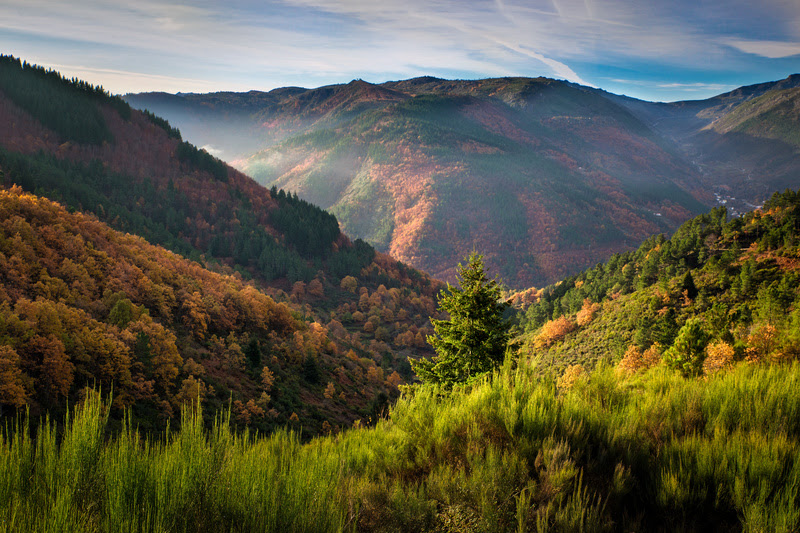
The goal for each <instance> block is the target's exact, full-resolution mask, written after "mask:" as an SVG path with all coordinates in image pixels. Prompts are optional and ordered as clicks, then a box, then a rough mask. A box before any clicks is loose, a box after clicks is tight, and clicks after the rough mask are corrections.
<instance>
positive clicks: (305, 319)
mask: <svg viewBox="0 0 800 533" xmlns="http://www.w3.org/2000/svg"><path fill="white" fill-rule="evenodd" d="M283 296H284V297H285V296H286V295H283ZM284 300H285V301H283V302H276V301H275V300H274V299H273V298H271V297H270V296H268V295H266V294H265V293H264V292H262V291H260V290H259V289H258V288H257V287H256V286H255V285H254V284H253V283H246V282H245V281H244V280H243V279H242V277H241V275H239V274H227V275H224V274H217V273H213V272H210V271H208V270H206V269H204V268H202V267H201V266H200V265H198V264H197V263H194V262H190V261H188V260H186V259H183V258H182V257H180V256H177V255H175V254H173V253H171V252H168V251H167V250H164V249H163V248H159V247H155V246H152V245H150V244H148V243H146V242H145V241H144V240H143V239H142V238H140V237H136V236H132V235H130V234H122V233H119V232H116V231H114V230H112V229H111V228H109V227H108V226H107V225H105V224H103V223H102V222H100V221H98V220H97V218H95V217H93V216H87V215H83V214H78V213H75V214H70V213H68V212H67V211H66V210H65V209H63V208H62V207H61V206H59V205H57V204H55V203H52V202H50V201H49V200H45V199H42V198H39V197H36V196H33V195H29V194H26V193H23V192H22V191H21V189H20V188H19V187H16V188H14V189H11V190H6V189H0V373H2V376H3V379H2V381H1V382H0V405H1V406H5V407H6V408H7V409H9V408H12V407H23V406H28V407H29V408H31V409H32V413H34V414H39V413H42V412H44V411H45V410H48V411H50V412H51V413H55V412H60V411H61V410H62V409H63V408H64V406H65V405H66V403H67V400H69V401H70V403H73V402H74V400H75V399H76V398H78V397H80V395H81V394H83V392H82V389H83V388H85V387H96V388H101V389H102V390H104V391H108V392H110V391H112V390H113V394H114V408H115V413H116V415H117V416H119V412H120V411H119V409H122V408H125V407H130V408H131V409H132V413H133V414H134V417H135V419H136V422H137V423H139V424H142V425H143V426H144V427H150V426H154V425H155V426H157V425H161V424H163V423H164V421H165V420H166V419H167V418H169V417H171V416H173V415H174V414H177V412H178V410H179V409H180V407H181V405H182V404H184V403H187V402H192V401H198V400H199V401H201V402H202V404H203V405H204V406H206V409H207V411H208V412H209V413H213V412H217V411H219V410H220V409H221V408H225V407H228V408H230V404H229V402H233V407H232V408H233V411H234V414H235V417H236V420H237V421H238V422H240V423H242V424H245V425H247V424H251V425H255V426H256V427H262V428H268V427H273V426H276V425H277V426H280V425H285V424H287V423H289V422H290V418H291V417H292V415H293V414H294V416H295V419H297V421H298V424H300V423H302V424H303V426H304V427H305V428H307V431H309V432H316V431H319V430H320V429H321V428H322V425H323V424H327V425H326V427H328V428H333V427H334V426H340V425H349V424H350V423H351V422H352V421H353V419H355V418H358V417H362V416H363V417H367V416H369V415H374V413H373V412H372V410H371V409H373V407H375V406H374V405H372V404H374V401H375V399H376V398H378V397H384V398H388V397H391V396H394V395H396V393H397V385H398V384H399V383H400V382H401V378H400V376H399V375H398V374H397V373H396V372H395V373H393V374H392V371H391V370H387V371H386V372H384V368H382V367H381V363H382V362H383V361H382V360H379V361H378V362H377V364H376V361H375V360H373V359H372V358H366V357H360V356H358V355H356V351H355V350H358V352H359V353H364V352H365V351H366V350H365V349H364V347H363V346H361V344H360V343H359V342H358V339H357V337H356V338H353V337H351V336H350V335H349V334H348V332H347V331H346V330H345V329H344V328H343V326H342V325H341V324H340V323H336V325H335V326H334V323H328V324H321V323H319V322H316V321H314V320H313V319H312V318H311V317H310V316H308V315H306V314H305V310H304V308H303V306H301V305H298V304H296V303H294V302H290V301H288V298H284ZM390 374H391V375H390ZM6 414H13V410H11V411H7V413H6Z"/></svg>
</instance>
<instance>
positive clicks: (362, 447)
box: [0, 364, 800, 532]
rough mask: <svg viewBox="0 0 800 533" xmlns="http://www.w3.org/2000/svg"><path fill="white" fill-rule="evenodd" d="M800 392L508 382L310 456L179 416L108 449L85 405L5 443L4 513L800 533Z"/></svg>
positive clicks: (1, 444) (71, 522)
mask: <svg viewBox="0 0 800 533" xmlns="http://www.w3.org/2000/svg"><path fill="white" fill-rule="evenodd" d="M798 381H800V368H798V366H797V365H796V364H794V365H790V366H761V365H741V366H739V367H737V368H736V369H734V370H733V371H730V372H727V373H723V374H719V375H717V376H715V377H713V378H710V379H708V380H687V379H685V378H682V377H680V376H679V375H677V374H674V373H671V372H667V371H664V370H663V369H657V370H651V371H649V372H647V373H645V374H636V375H634V376H632V377H624V375H622V374H618V373H617V372H615V371H614V370H613V369H605V370H602V371H598V372H596V373H595V374H594V375H592V376H591V377H588V378H587V377H583V378H581V379H578V380H575V381H574V382H573V383H571V384H570V385H569V386H565V385H561V386H557V385H556V384H555V383H553V382H552V381H549V380H547V379H543V378H541V377H539V376H537V375H536V374H535V373H532V372H531V370H530V368H529V367H526V366H522V367H520V368H519V369H518V370H516V371H514V370H510V369H508V368H506V369H505V370H504V371H503V372H501V373H500V374H499V375H497V376H495V378H494V380H493V381H492V382H491V383H485V384H482V385H478V386H476V387H475V388H474V389H472V390H471V391H467V392H455V393H453V395H451V396H449V397H440V396H438V395H437V394H435V393H434V392H433V391H430V390H427V389H421V390H418V391H417V393H416V395H415V396H413V397H411V398H407V399H403V400H401V401H400V402H399V403H398V404H397V405H396V406H395V407H394V408H393V410H392V412H391V414H390V417H389V418H388V419H386V420H382V421H381V422H380V423H379V424H378V425H377V427H375V428H372V429H353V430H348V431H346V432H344V433H341V434H338V435H335V436H329V437H325V438H319V439H316V440H314V441H313V442H311V443H309V444H307V445H303V446H301V445H299V443H298V442H297V440H296V438H295V437H294V436H293V435H291V434H286V433H283V432H279V433H277V434H275V435H273V436H271V437H260V436H259V437H252V436H249V437H248V436H246V435H240V434H235V433H231V432H230V431H229V430H228V428H227V424H226V422H225V421H224V420H222V421H218V422H217V423H216V424H215V425H214V427H213V428H211V427H207V428H206V429H205V430H204V428H203V427H202V423H201V421H200V419H199V417H196V416H192V415H191V414H188V413H186V414H185V417H187V418H186V419H185V421H184V423H183V425H182V429H181V431H180V432H178V433H172V434H171V435H168V436H167V437H166V438H164V439H159V440H157V441H142V440H141V439H140V438H138V436H137V435H136V433H135V431H134V430H133V429H131V428H127V429H126V430H125V431H123V432H122V433H121V434H118V435H117V436H115V437H113V438H112V439H111V440H109V441H106V440H104V439H103V426H104V424H103V414H102V413H103V410H102V404H101V402H100V400H99V398H97V397H90V399H89V401H88V402H87V403H86V404H84V405H83V406H81V407H80V408H79V409H78V410H77V412H76V416H75V419H74V421H73V422H72V423H71V424H70V426H69V428H70V429H69V431H67V432H66V433H65V435H64V438H63V439H62V440H61V441H60V444H57V443H56V442H57V441H56V438H55V435H54V434H53V433H52V432H50V431H47V430H42V431H40V433H39V437H38V439H37V440H36V441H33V440H32V439H31V438H30V436H29V435H27V434H25V433H24V432H23V431H17V432H13V431H11V432H9V431H7V432H6V433H5V436H4V437H3V438H2V440H0V473H2V475H0V496H2V497H0V516H1V517H2V519H3V521H4V523H5V524H7V525H8V527H10V528H11V529H12V530H14V531H56V530H64V529H69V530H71V531H110V530H115V531H116V530H131V531H164V530H169V531H195V530H197V529H200V528H202V529H203V530H205V531H252V530H259V531H409V530H414V531H565V532H566V531H579V530H580V531H676V530H680V531H708V530H709V529H714V530H717V531H721V530H725V531H767V530H768V531H785V532H788V531H794V530H796V528H797V527H798V526H800V508H798V505H797V502H798V496H800V494H798V491H799V490H800V463H798V460H797V458H798V456H800V455H799V454H798V438H799V437H800V427H799V426H798V420H800V395H798V393H797V384H798ZM56 496H57V497H56Z"/></svg>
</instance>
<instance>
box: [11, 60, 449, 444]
mask: <svg viewBox="0 0 800 533" xmlns="http://www.w3.org/2000/svg"><path fill="white" fill-rule="evenodd" d="M0 74H1V75H2V78H0V79H1V80H2V85H0V121H2V123H3V124H5V125H6V127H4V128H2V129H0V184H3V185H5V186H6V187H10V186H12V185H13V184H17V185H18V186H21V187H22V188H23V189H24V190H25V191H28V192H35V193H36V194H37V195H39V196H46V197H48V198H51V199H55V200H58V201H59V202H61V203H62V204H64V205H65V206H66V207H67V208H68V209H69V210H76V211H83V212H89V213H92V214H94V216H96V217H98V219H99V220H101V221H103V222H106V223H108V224H109V225H110V226H112V227H114V228H115V229H118V230H121V231H125V232H129V233H134V234H138V235H140V236H142V237H144V238H145V239H147V240H148V241H149V242H151V243H154V244H160V245H163V246H165V247H167V248H169V249H171V250H172V251H174V252H177V253H180V254H182V255H184V256H185V257H188V258H190V259H192V260H195V261H199V262H200V263H202V264H204V265H205V266H207V267H209V268H211V269H213V270H217V271H221V272H222V273H225V274H232V273H234V272H235V273H236V274H237V275H238V276H240V277H241V278H242V280H250V279H252V280H253V282H254V283H255V284H256V286H257V287H259V290H261V291H263V292H265V293H268V294H269V295H271V296H272V297H273V298H274V299H277V300H280V301H286V302H289V303H291V305H292V309H293V313H294V314H295V315H296V318H298V319H300V320H301V321H302V322H304V323H306V324H312V323H317V324H320V325H321V327H323V328H324V329H325V330H326V331H332V332H333V333H331V336H332V337H334V338H335V339H338V340H336V341H335V342H336V343H337V345H338V346H340V347H342V350H341V352H339V353H338V354H337V357H338V361H339V363H337V365H353V364H354V365H355V366H358V367H359V368H361V370H360V371H359V372H360V373H356V374H355V375H353V376H352V383H353V386H354V387H356V388H358V389H359V390H361V393H360V396H359V398H358V399H348V400H347V401H345V402H344V403H343V404H342V406H341V412H342V416H341V419H340V421H342V422H344V421H345V420H348V421H352V420H353V419H354V418H358V417H366V416H367V415H368V414H369V413H371V412H372V410H375V409H378V408H379V407H380V405H382V404H384V403H385V402H386V401H387V399H388V396H387V395H386V394H381V393H380V392H379V389H381V386H378V387H377V388H376V387H375V386H373V383H378V384H380V383H383V382H384V381H385V380H386V378H388V377H389V376H392V375H395V376H398V375H399V376H401V377H402V379H403V380H409V379H411V378H412V374H411V369H410V366H409V365H408V362H407V360H406V359H407V357H408V356H409V355H413V356H419V355H423V354H425V353H430V352H429V351H428V348H427V346H426V343H425V341H424V338H425V335H426V334H427V332H428V331H429V322H428V319H427V317H428V316H430V314H431V313H433V312H434V311H435V303H434V300H433V296H434V294H435V292H436V291H437V290H438V287H439V285H438V284H437V283H436V282H434V281H432V280H431V279H430V278H428V277H427V276H425V275H424V274H421V273H420V272H418V271H416V270H413V269H411V268H408V267H406V266H405V265H403V264H401V263H398V262H397V261H395V260H393V259H391V258H389V257H387V256H385V255H382V254H377V253H376V252H375V251H374V250H373V249H372V248H371V247H370V246H369V245H367V244H366V243H364V242H362V241H359V240H356V241H355V242H351V241H350V240H349V239H348V238H347V237H346V236H344V235H343V234H342V233H341V232H340V231H339V227H338V223H337V221H336V219H335V217H333V216H332V215H330V214H328V213H325V212H324V211H322V210H321V209H319V208H317V207H314V206H311V205H310V204H308V203H307V202H305V201H303V200H300V199H298V198H297V197H296V196H295V195H290V194H286V193H285V192H283V191H278V190H277V189H273V190H272V191H269V190H267V189H264V188H263V187H261V186H259V185H258V184H256V183H255V182H253V181H252V180H251V179H249V178H247V177H246V176H244V175H243V174H241V173H239V172H237V171H235V170H233V169H231V168H229V167H227V166H226V165H225V164H224V163H222V162H221V161H219V160H218V159H216V158H214V157H212V156H211V155H209V154H208V153H207V152H205V151H202V150H198V149H196V148H195V147H193V146H192V145H190V144H188V143H185V142H183V141H181V136H180V132H178V131H177V130H176V129H175V128H173V127H171V126H170V125H169V124H168V123H167V122H166V121H165V120H163V119H160V118H158V117H155V116H153V115H149V114H144V113H141V112H138V111H134V110H131V109H130V108H129V107H128V106H127V104H125V103H124V102H122V101H121V100H119V99H118V98H116V97H112V96H109V95H108V94H106V93H105V92H104V91H102V89H100V88H95V87H91V86H89V85H87V84H85V83H83V82H80V81H77V80H65V79H63V78H62V77H61V76H60V75H58V74H57V73H54V72H48V71H46V70H44V69H42V68H39V67H35V66H31V65H27V64H24V63H22V62H20V61H19V60H15V59H13V58H8V57H4V58H3V59H2V61H0ZM8 87H12V89H8ZM20 87H21V88H22V89H19V88H20ZM62 96H63V97H64V98H63V99H61V97H62ZM31 102H34V103H35V102H39V104H36V105H34V104H32V103H31ZM75 102H79V105H80V106H83V107H81V109H83V108H85V110H86V111H85V112H82V115H85V116H90V117H94V118H92V120H90V121H84V122H81V121H79V120H78V121H73V122H65V123H64V124H65V125H62V126H59V128H60V129H59V130H54V129H51V128H55V126H51V125H50V122H49V120H50V119H48V117H49V116H51V115H58V114H59V113H61V112H62V111H64V112H67V113H68V112H69V109H70V108H71V107H72V106H74V105H77V104H75ZM84 130H85V131H87V132H88V131H98V132H101V133H102V135H100V137H96V136H95V137H92V135H95V134H90V133H86V132H84ZM81 132H83V133H81ZM89 137H92V138H93V139H94V140H86V139H87V138H89ZM13 236H14V235H13V233H12V234H9V235H8V237H9V238H11V237H13ZM52 245H53V246H55V245H56V243H53V244H52ZM48 272H49V273H48V275H49V276H51V277H53V276H55V274H54V273H53V272H50V271H48ZM39 274H40V272H39V270H38V269H37V270H34V271H32V272H31V273H30V275H31V276H32V283H33V284H35V283H37V282H38V281H39V280H38V277H37V276H38V275H39ZM114 292H117V291H114ZM191 292H193V291H190V294H191ZM100 295H101V296H102V293H100ZM26 297H27V298H29V299H31V300H35V298H36V295H32V294H26ZM127 298H129V299H132V298H131V296H130V295H128V296H127ZM12 303H14V302H12ZM112 303H113V302H112ZM134 303H136V305H141V304H142V303H143V302H134ZM154 316H155V315H154ZM95 318H96V317H95ZM219 333H220V335H218V336H219V337H220V338H223V337H224V338H227V334H225V335H221V333H222V332H219ZM198 342H199V344H200V346H201V347H202V348H204V349H209V347H210V346H211V345H210V344H209V343H211V342H212V341H211V340H210V337H207V338H204V339H203V340H202V341H198ZM300 342H301V344H302V341H300ZM243 348H244V347H243ZM301 351H302V350H301ZM181 356H182V358H183V359H184V360H186V359H187V358H189V356H188V355H186V354H184V353H181ZM70 357H71V356H70ZM345 359H347V362H346V361H345ZM369 361H372V363H369ZM372 367H374V368H373V371H372V373H371V374H370V373H369V368H372ZM395 372H397V373H398V374H395ZM312 375H313V372H312ZM320 379H322V378H321V377H320ZM343 379H344V378H343ZM347 379H350V378H347ZM393 379H395V378H393ZM312 381H313V380H312ZM395 381H397V379H395ZM327 383H328V382H327V381H326V382H325V383H321V382H320V383H315V382H311V383H306V382H304V381H302V380H301V381H300V385H299V388H298V389H297V390H295V391H294V392H293V393H292V394H293V395H294V396H293V397H294V398H296V399H297V398H299V397H300V395H303V394H307V393H308V394H311V395H312V396H313V394H316V393H312V392H311V391H313V390H316V388H317V387H319V386H322V387H326V386H327ZM251 392H252V391H251ZM317 392H319V391H317ZM339 392H341V391H338V392H337V395H338V394H339ZM384 392H385V391H384ZM249 399H252V398H250V397H248V396H247V395H245V396H243V400H244V401H248V400H249ZM221 400H222V399H221V398H220V401H221ZM373 404H374V406H373V407H374V409H373V408H372V407H370V406H371V405H373ZM314 409H316V408H311V407H310V408H308V409H307V410H306V411H305V412H300V411H298V412H297V414H298V416H300V417H302V416H303V415H304V413H305V415H306V416H311V413H312V412H314ZM284 414H285V415H286V416H289V415H291V411H290V412H287V413H284ZM315 416H316V415H315ZM312 418H313V420H314V421H313V422H308V423H306V424H305V425H304V427H306V428H308V429H309V430H312V428H316V429H319V427H320V424H321V423H322V419H323V418H325V417H324V416H316V417H312ZM333 422H335V420H333V421H332V422H331V423H333Z"/></svg>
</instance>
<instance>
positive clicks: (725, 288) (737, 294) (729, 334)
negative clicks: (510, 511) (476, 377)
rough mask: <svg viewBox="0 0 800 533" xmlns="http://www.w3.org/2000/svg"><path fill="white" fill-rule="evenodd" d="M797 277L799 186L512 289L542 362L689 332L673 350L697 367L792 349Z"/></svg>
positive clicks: (558, 363) (651, 343)
mask: <svg viewBox="0 0 800 533" xmlns="http://www.w3.org/2000/svg"><path fill="white" fill-rule="evenodd" d="M799 286H800V194H798V193H797V192H793V191H791V190H787V191H786V192H784V193H781V194H777V193H776V194H775V195H773V196H772V197H771V198H770V199H769V200H768V201H767V202H765V204H764V206H763V208H762V209H759V210H755V211H752V212H750V213H747V214H745V215H743V216H741V217H738V218H733V219H730V220H729V219H728V217H727V210H726V208H725V207H718V208H715V209H714V210H712V211H711V212H710V213H708V214H705V215H701V216H698V217H696V218H694V219H692V220H690V221H688V222H686V223H685V224H684V225H682V226H681V227H680V228H679V229H678V230H677V231H676V232H675V234H674V235H673V236H672V237H671V238H669V239H667V238H665V237H664V236H663V235H661V236H654V237H652V238H650V239H648V240H647V241H645V242H644V243H643V244H642V245H641V246H640V247H639V249H638V250H636V251H631V252H626V253H623V254H618V255H614V256H613V257H612V258H611V259H610V260H609V261H607V262H605V263H602V264H600V265H598V266H597V267H595V268H593V269H590V270H587V271H585V272H582V273H581V274H579V275H577V276H573V277H570V278H568V279H565V280H563V281H562V282H559V283H558V284H556V285H553V286H550V287H547V288H545V289H543V290H542V291H540V292H539V293H538V294H534V295H531V294H524V295H521V297H520V298H518V300H520V303H521V304H522V307H524V308H527V310H526V314H525V318H524V319H522V321H521V324H522V327H523V328H524V329H525V330H526V331H527V333H526V334H525V336H524V338H525V342H526V345H527V347H528V348H527V350H526V351H528V352H529V353H535V354H537V355H536V357H537V360H538V362H539V364H542V365H544V366H546V367H550V368H560V369H562V370H563V369H564V368H566V367H568V366H569V365H582V366H584V367H587V368H588V367H593V366H595V365H596V364H598V363H599V362H601V361H604V362H606V363H617V362H619V361H620V360H621V359H628V360H635V361H638V363H637V364H642V363H641V361H642V357H643V355H642V354H643V353H648V352H649V353H650V355H651V356H652V357H654V360H659V359H661V356H662V354H663V356H664V358H665V359H668V358H669V357H670V356H673V357H678V355H679V354H678V353H677V352H678V351H679V350H680V349H681V342H682V341H681V339H683V338H685V337H686V336H688V335H690V334H696V339H695V341H696V342H697V346H696V348H697V350H696V351H695V352H694V353H693V354H692V357H691V358H690V359H691V360H680V361H673V363H674V366H676V367H678V368H679V369H680V370H682V371H685V372H686V373H687V374H691V375H696V374H702V373H704V372H706V373H712V372H713V371H716V370H717V368H714V367H713V364H716V365H719V364H723V363H724V365H731V364H733V363H734V362H735V361H737V360H745V359H746V360H748V361H750V362H758V361H791V360H795V359H797V357H798V356H800V335H798V332H800V292H799V291H798V287H799ZM684 340H685V339H684ZM714 354H715V355H714ZM720 354H724V355H725V357H724V360H723V361H722V362H720V361H719V360H718V359H719V357H722V356H721V355H720ZM715 356H716V358H715ZM637 358H638V359H637ZM708 364H712V367H711V369H710V370H709V368H708V366H707V365H708ZM684 365H685V366H684Z"/></svg>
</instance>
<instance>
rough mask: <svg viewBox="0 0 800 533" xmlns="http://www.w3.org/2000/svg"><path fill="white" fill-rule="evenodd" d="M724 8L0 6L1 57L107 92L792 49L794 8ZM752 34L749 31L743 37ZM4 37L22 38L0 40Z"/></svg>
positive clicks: (690, 3)
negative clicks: (58, 69)
mask: <svg viewBox="0 0 800 533" xmlns="http://www.w3.org/2000/svg"><path fill="white" fill-rule="evenodd" d="M726 2H730V5H727V6H720V5H719V4H718V3H713V2H712V3H704V2H699V3H698V2H697V1H696V0H675V1H674V3H673V2H663V1H661V0H604V1H603V2H598V1H597V0H484V1H480V2H479V1H478V0H229V1H226V2H223V1H222V0H76V1H74V2H63V1H61V0H2V1H0V32H3V30H6V31H5V32H3V44H4V48H6V49H5V50H4V52H5V53H9V52H10V53H15V54H16V55H23V53H24V57H25V58H26V59H28V60H35V61H37V62H41V63H43V64H47V65H50V66H55V65H56V64H58V65H73V66H75V67H74V68H73V67H70V68H71V69H72V70H70V72H69V74H70V75H73V73H74V74H75V75H81V74H82V73H83V74H86V77H87V79H89V81H94V82H95V83H97V82H102V84H103V85H104V86H105V87H107V88H109V89H111V90H113V91H115V92H127V91H133V90H170V91H173V90H183V91H206V90H210V89H209V88H210V87H213V88H215V89H231V90H240V89H269V88H272V87H275V86H279V85H287V84H307V85H314V84H321V83H332V82H344V81H348V80H349V79H352V78H356V77H361V78H365V79H370V80H371V81H382V80H381V78H382V79H388V78H393V79H397V78H399V77H410V76H416V75H421V74H436V75H440V76H447V75H448V73H458V74H461V73H463V75H468V76H475V77H480V76H504V75H526V76H537V75H543V76H551V77H557V78H564V79H567V80H570V81H575V82H578V83H582V84H586V85H590V84H591V83H590V82H591V81H592V78H591V77H590V76H589V75H588V74H587V73H586V71H587V70H588V71H591V70H590V69H587V68H586V65H587V64H595V65H602V66H603V67H609V66H610V67H614V68H618V69H620V70H618V71H617V73H616V74H615V75H616V77H618V78H623V77H628V76H629V75H628V74H626V73H625V70H630V71H632V74H631V75H630V77H631V78H636V69H637V68H639V69H641V68H645V67H642V65H658V68H661V69H663V71H664V72H670V71H674V70H675V69H687V70H692V71H694V72H698V71H700V72H702V71H708V72H711V71H720V70H723V69H727V70H728V71H741V70H742V69H744V68H746V65H748V64H752V63H747V61H751V62H752V61H757V60H760V58H764V59H763V60H764V61H766V60H769V59H777V58H786V57H792V56H794V55H795V54H798V53H800V43H798V40H799V39H800V29H799V28H800V8H798V7H797V6H800V2H786V1H784V0H762V2H760V3H759V5H758V6H754V5H750V2H749V0H726ZM793 5H794V7H793ZM750 27H752V28H758V31H756V30H755V29H754V30H753V31H752V32H751V33H752V35H751V34H750V33H748V32H747V31H745V30H746V29H747V28H750ZM742 28H744V29H745V30H743V29H742ZM726 32H728V33H726ZM15 34H16V35H23V36H25V39H20V40H19V41H18V42H15V40H14V38H8V39H7V38H6V36H7V35H8V36H12V35H15ZM743 36H749V37H748V38H744V37H743ZM23 41H24V42H23ZM733 49H737V50H740V51H744V52H747V53H748V54H750V55H751V56H752V57H749V58H747V57H746V58H743V57H742V54H739V53H736V52H734V50H733ZM731 61H734V63H732V62H731ZM736 62H738V63H736ZM79 65H80V66H79ZM631 65H633V66H631ZM598 70H599V69H598ZM798 70H800V66H799V68H798ZM595 72H597V70H595ZM651 72H652V69H651ZM665 77H667V75H666V74H665ZM595 79H598V78H595ZM695 79H696V78H695ZM95 80H96V81H95ZM634 81H635V80H634ZM683 81H684V80H677V82H678V83H682V82H683ZM692 81H694V80H692ZM649 83H650V85H647V87H648V88H654V89H656V88H659V87H658V83H657V82H649ZM665 83H669V82H665ZM181 84H186V85H183V86H181ZM628 85H631V86H632V85H633V84H628ZM641 86H642V87H645V86H644V85H641ZM175 87H178V89H175ZM660 88H661V89H668V88H671V89H676V90H687V91H689V90H700V89H707V90H713V89H714V86H713V84H710V85H709V87H705V88H703V87H699V86H692V85H691V84H685V85H683V86H679V85H675V86H671V87H667V86H662V87H660ZM725 88H727V86H725Z"/></svg>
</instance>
